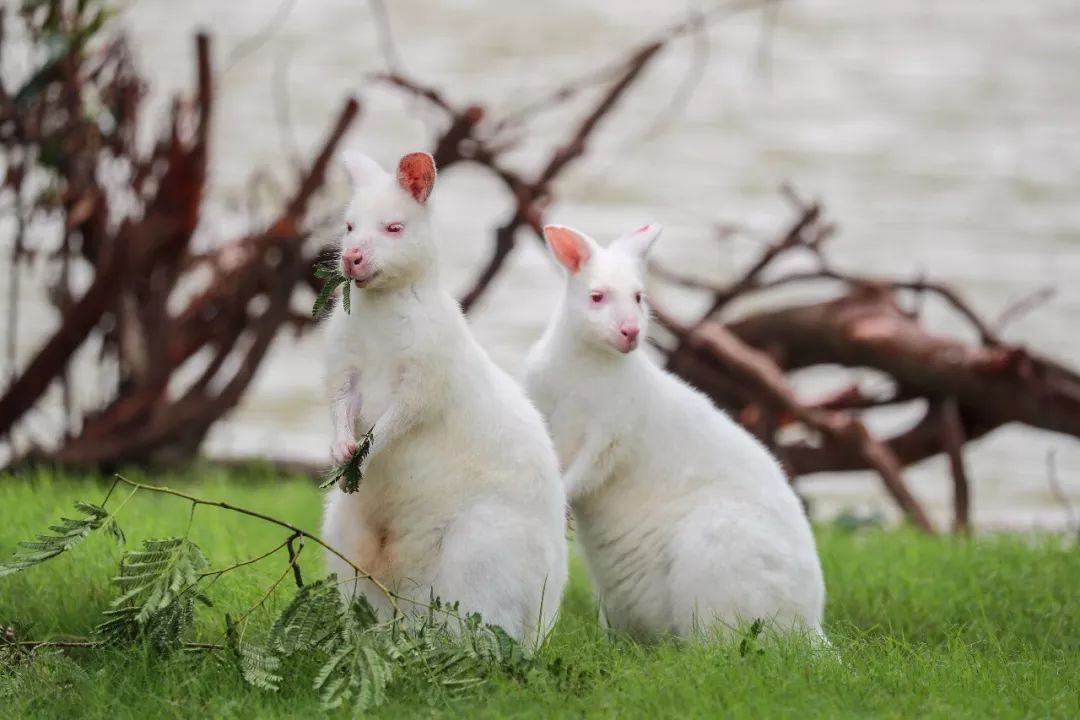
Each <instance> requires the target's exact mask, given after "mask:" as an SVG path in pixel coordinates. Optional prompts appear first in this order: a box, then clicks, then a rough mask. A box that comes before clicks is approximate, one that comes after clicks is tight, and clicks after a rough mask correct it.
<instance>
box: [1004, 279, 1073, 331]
mask: <svg viewBox="0 0 1080 720" xmlns="http://www.w3.org/2000/svg"><path fill="white" fill-rule="evenodd" d="M1055 295H1057V289H1056V288H1052V287H1044V288H1040V289H1039V290H1036V291H1035V292H1033V293H1031V294H1030V295H1026V296H1024V297H1022V298H1020V299H1019V300H1017V301H1016V302H1014V303H1012V304H1011V305H1009V306H1008V307H1007V308H1005V309H1004V310H1002V311H1001V314H1000V315H998V317H997V320H995V321H994V323H993V329H994V332H996V333H1001V332H1002V331H1004V330H1005V326H1006V325H1008V324H1009V323H1011V322H1013V321H1014V320H1016V319H1018V318H1020V317H1022V316H1023V315H1026V314H1027V313H1029V312H1031V311H1032V310H1034V309H1035V308H1037V307H1038V306H1040V305H1042V304H1043V303H1046V302H1049V301H1050V300H1052V299H1053V298H1054V296H1055Z"/></svg>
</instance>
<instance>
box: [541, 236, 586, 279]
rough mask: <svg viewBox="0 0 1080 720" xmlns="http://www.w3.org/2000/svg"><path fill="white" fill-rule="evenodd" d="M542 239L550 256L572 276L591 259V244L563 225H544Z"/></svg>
mask: <svg viewBox="0 0 1080 720" xmlns="http://www.w3.org/2000/svg"><path fill="white" fill-rule="evenodd" d="M544 239H545V240H547V244H548V247H550V248H551V254H552V255H554V256H555V259H556V260H558V261H559V264H561V265H562V266H563V267H565V268H566V269H567V270H569V271H570V274H571V275H573V274H574V273H576V272H577V271H578V270H580V269H581V266H582V265H584V264H585V261H586V260H588V259H589V258H590V257H592V243H591V242H590V241H589V239H588V238H587V237H585V236H584V235H582V234H581V233H579V232H578V231H577V230H574V229H573V228H568V227H566V226H565V225H545V226H544Z"/></svg>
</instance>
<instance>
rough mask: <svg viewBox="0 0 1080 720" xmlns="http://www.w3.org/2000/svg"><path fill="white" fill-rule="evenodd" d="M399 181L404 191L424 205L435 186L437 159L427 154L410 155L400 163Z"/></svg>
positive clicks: (398, 169)
mask: <svg viewBox="0 0 1080 720" xmlns="http://www.w3.org/2000/svg"><path fill="white" fill-rule="evenodd" d="M397 181H398V185H400V186H401V189H402V190H404V191H405V192H407V193H409V194H410V195H412V198H413V200H415V201H416V202H418V203H420V204H421V205H423V204H424V202H425V201H426V200H427V199H428V195H430V194H431V188H432V187H434V185H435V158H433V157H431V155H428V154H427V153H426V152H414V153H409V154H408V155H406V156H405V157H403V158H401V162H399V163H398V168H397Z"/></svg>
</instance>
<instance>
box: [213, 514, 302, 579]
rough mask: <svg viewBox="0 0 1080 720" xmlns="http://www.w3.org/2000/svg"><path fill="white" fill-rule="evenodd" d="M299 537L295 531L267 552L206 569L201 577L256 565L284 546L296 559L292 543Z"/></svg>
mask: <svg viewBox="0 0 1080 720" xmlns="http://www.w3.org/2000/svg"><path fill="white" fill-rule="evenodd" d="M197 504H198V503H192V507H193V508H194V507H196V505H197ZM298 537H300V534H299V533H293V534H292V535H290V536H289V537H288V538H286V539H285V540H283V541H282V542H280V543H278V544H277V545H275V546H274V547H273V548H271V549H270V550H267V551H266V552H264V553H263V554H262V555H258V556H256V557H253V558H248V559H247V560H241V561H240V562H237V563H233V564H232V565H229V566H228V567H223V568H221V569H219V570H206V571H205V572H201V573H199V577H200V578H206V577H217V576H219V575H224V574H225V573H227V572H230V571H232V570H236V569H237V568H242V567H244V566H246V565H254V564H255V563H257V562H259V561H260V560H265V559H266V558H268V557H270V556H271V555H273V554H274V553H276V552H277V551H278V550H281V548H283V547H288V548H289V560H290V561H292V560H294V559H295V555H294V553H293V552H292V543H293V540H295V539H296V538H298Z"/></svg>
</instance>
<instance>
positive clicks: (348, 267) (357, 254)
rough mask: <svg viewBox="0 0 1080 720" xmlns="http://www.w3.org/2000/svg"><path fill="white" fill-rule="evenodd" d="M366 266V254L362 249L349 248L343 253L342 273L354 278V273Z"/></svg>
mask: <svg viewBox="0 0 1080 720" xmlns="http://www.w3.org/2000/svg"><path fill="white" fill-rule="evenodd" d="M363 264H364V252H363V251H362V250H361V249H360V248H355V247H354V248H349V249H348V250H345V251H344V252H342V253H341V272H342V274H343V275H346V276H349V277H352V275H353V273H355V272H356V271H357V270H359V269H360V266H361V265H363Z"/></svg>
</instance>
